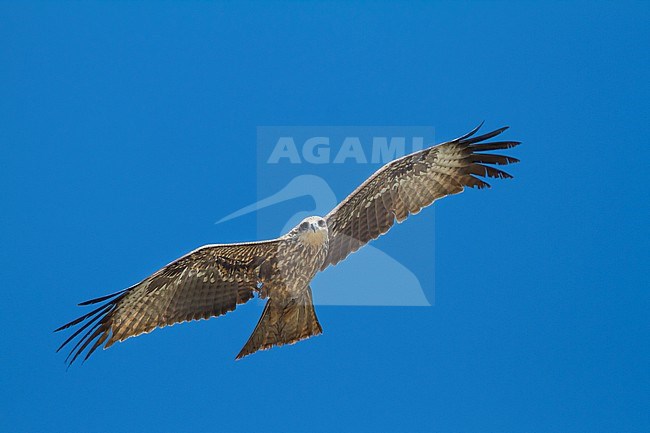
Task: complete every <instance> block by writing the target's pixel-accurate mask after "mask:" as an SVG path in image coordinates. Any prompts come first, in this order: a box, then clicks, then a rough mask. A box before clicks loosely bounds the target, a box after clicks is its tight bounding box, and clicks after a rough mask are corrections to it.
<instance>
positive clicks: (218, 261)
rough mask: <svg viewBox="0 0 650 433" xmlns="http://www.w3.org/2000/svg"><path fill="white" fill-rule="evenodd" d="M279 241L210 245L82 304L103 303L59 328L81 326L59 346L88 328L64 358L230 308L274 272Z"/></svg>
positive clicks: (212, 315) (232, 308)
mask: <svg viewBox="0 0 650 433" xmlns="http://www.w3.org/2000/svg"><path fill="white" fill-rule="evenodd" d="M279 242H281V241H278V240H273V241H264V242H251V243H242V244H227V245H207V246H204V247H201V248H199V249H197V250H195V251H192V252H191V253H189V254H187V255H185V256H183V257H181V258H179V259H178V260H175V261H174V262H172V263H170V264H169V265H167V266H165V267H164V268H162V269H160V270H159V271H158V272H156V273H154V274H153V275H151V276H150V277H148V278H146V279H144V280H143V281H141V282H140V283H138V284H136V285H134V286H132V287H130V288H128V289H125V290H123V291H121V292H117V293H114V294H112V295H108V296H104V297H101V298H97V299H93V300H90V301H86V302H83V303H81V304H79V305H90V304H98V303H102V305H101V306H99V307H98V308H96V309H95V310H93V311H91V312H90V313H88V314H85V315H84V316H82V317H80V318H78V319H76V320H73V321H72V322H70V323H67V324H65V325H63V326H61V327H60V328H58V329H57V330H56V331H61V330H63V329H67V328H70V327H72V326H75V325H80V327H79V328H78V329H77V330H76V331H75V332H74V333H73V334H72V335H71V336H70V337H69V338H68V339H67V340H66V341H65V342H63V344H62V345H61V346H60V347H59V349H58V350H61V349H62V348H63V347H64V346H65V345H66V344H68V343H70V342H71V341H72V340H73V339H74V338H75V337H76V336H78V335H80V334H81V333H82V332H84V331H86V332H85V334H83V336H82V337H81V338H79V339H78V341H77V343H76V345H75V346H74V347H73V348H72V350H71V352H70V354H69V355H68V358H67V359H66V361H68V360H69V361H70V364H72V363H73V362H74V361H75V360H76V359H77V358H78V357H79V355H80V354H81V353H82V352H83V351H84V350H85V349H86V348H87V347H88V346H89V345H90V344H91V343H93V342H94V343H93V344H92V345H91V346H90V349H89V350H88V352H87V353H86V355H85V358H84V359H88V357H89V356H90V355H91V354H92V353H93V352H94V351H95V350H96V349H97V348H98V347H99V346H101V345H102V344H104V343H105V345H104V348H105V349H106V348H108V347H110V346H111V345H113V343H115V342H116V341H123V340H126V339H127V338H129V337H134V336H137V335H140V334H142V333H146V332H150V331H152V330H153V329H155V328H158V327H160V328H162V327H164V326H168V325H173V324H174V323H179V322H186V321H190V320H198V319H208V318H210V317H215V316H220V315H222V314H225V313H227V312H229V311H232V310H234V309H235V307H236V306H237V304H241V303H244V302H247V301H248V300H249V299H251V298H252V297H253V294H254V292H255V291H258V290H259V288H260V285H262V284H264V282H265V279H266V278H268V276H270V275H271V273H272V272H273V270H274V269H275V266H276V256H277V249H278V243H279ZM58 350H57V351H58Z"/></svg>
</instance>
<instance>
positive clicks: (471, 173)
mask: <svg viewBox="0 0 650 433" xmlns="http://www.w3.org/2000/svg"><path fill="white" fill-rule="evenodd" d="M480 127H481V125H479V126H478V127H477V128H475V129H474V130H472V131H471V132H469V133H467V134H465V135H463V136H462V137H459V138H456V139H455V140H451V141H448V142H445V143H442V144H439V145H437V146H432V147H429V148H426V149H423V150H420V151H417V152H414V153H411V154H409V155H406V156H404V157H402V158H399V159H396V160H394V161H392V162H390V163H388V164H386V165H384V166H383V167H381V168H380V169H379V170H377V171H376V172H375V173H374V174H373V175H372V176H370V177H369V178H368V179H367V180H366V181H365V182H364V183H363V184H361V185H360V186H359V187H358V188H357V189H355V190H354V191H353V192H352V193H351V194H350V195H349V196H348V197H346V198H345V200H343V201H342V202H341V203H339V204H338V206H336V207H335V208H334V209H333V210H332V211H330V212H329V213H328V214H327V215H325V216H322V217H321V216H310V217H307V218H305V219H304V220H302V222H300V224H298V225H297V226H295V227H294V228H293V229H291V230H290V231H289V232H288V233H286V234H285V235H283V236H281V237H279V238H277V239H272V240H266V241H258V242H245V243H236V244H216V245H205V246H203V247H200V248H198V249H196V250H194V251H192V252H190V253H188V254H186V255H184V256H183V257H181V258H179V259H177V260H175V261H173V262H172V263H170V264H168V265H167V266H165V267H164V268H162V269H160V270H159V271H157V272H155V273H154V274H153V275H151V276H149V277H147V278H145V279H144V280H142V281H140V282H139V283H137V284H135V285H133V286H131V287H129V288H127V289H124V290H122V291H119V292H117V293H113V294H112V295H107V296H102V297H100V298H97V299H92V300H90V301H86V302H82V303H81V304H79V305H84V306H86V305H94V304H99V305H98V306H96V308H95V309H94V310H93V311H91V312H89V313H87V314H84V315H83V316H81V317H79V318H78V319H76V320H73V321H72V322H70V323H67V324H65V325H63V326H61V327H60V328H58V329H57V330H56V331H61V330H64V329H68V328H71V327H73V326H77V325H78V329H76V330H75V332H74V333H73V334H72V335H70V336H69V338H67V339H66V340H65V341H64V342H63V344H61V346H60V347H59V349H58V350H61V349H62V348H63V347H64V346H66V345H67V344H69V343H71V342H72V341H73V340H75V337H78V336H81V337H79V338H78V339H77V341H76V344H75V345H74V346H73V347H72V350H71V351H70V354H69V355H68V357H67V358H66V362H68V363H69V364H72V363H74V362H75V360H77V358H79V356H80V355H81V354H82V353H84V351H85V355H84V357H83V358H84V360H86V359H88V357H89V356H90V355H91V354H92V353H93V352H94V351H95V350H96V349H97V348H98V347H100V346H102V345H103V347H104V349H106V348H108V347H110V346H112V345H113V344H114V343H115V342H117V341H124V340H126V339H127V338H129V337H135V336H137V335H140V334H143V333H148V332H151V331H153V330H154V329H156V328H162V327H165V326H168V325H173V324H175V323H179V322H186V321H190V320H198V319H208V318H210V317H216V316H221V315H223V314H225V313H227V312H229V311H233V310H234V309H235V308H236V307H237V305H238V304H242V303H244V302H247V301H249V300H250V299H252V298H253V297H254V296H255V295H257V296H258V297H259V298H261V299H267V301H266V305H265V307H264V311H263V312H262V316H261V317H260V319H259V321H258V323H257V325H256V326H255V329H254V330H253V333H252V334H251V336H250V337H249V339H248V341H247V342H246V344H245V345H244V347H243V348H242V349H241V351H240V352H239V354H238V355H237V359H240V358H242V357H244V356H247V355H250V354H252V353H254V352H256V351H258V350H263V349H269V348H271V347H273V346H281V345H284V344H292V343H295V342H297V341H300V340H303V339H305V338H309V337H311V336H314V335H319V334H321V333H322V328H321V325H320V323H319V322H318V318H317V317H316V312H315V311H314V305H313V301H312V292H311V287H310V282H311V280H312V279H313V278H314V276H315V275H316V273H317V272H319V271H322V270H324V269H325V268H327V267H328V266H330V265H336V264H337V263H338V262H340V261H341V260H344V259H345V258H346V257H347V256H348V255H350V254H351V253H353V252H355V251H357V250H358V249H359V248H361V247H362V246H364V245H365V244H367V243H368V242H370V241H371V240H373V239H376V238H378V237H379V236H381V235H383V234H384V233H386V232H388V230H390V228H391V227H392V226H393V224H394V223H395V221H397V222H398V223H401V222H402V221H404V220H405V219H406V218H407V217H408V216H409V215H411V214H416V213H418V212H420V210H422V209H423V208H424V207H426V206H429V205H430V204H431V203H433V202H434V201H435V200H436V199H439V198H442V197H445V196H447V195H451V194H458V193H460V192H462V191H463V189H464V188H465V187H472V188H486V187H489V186H490V185H489V184H488V183H487V182H485V181H484V180H483V179H481V178H482V177H483V178H485V177H493V178H510V177H512V176H510V175H509V174H508V173H506V172H504V171H502V170H499V169H497V168H495V167H493V166H492V165H505V164H511V163H515V162H518V160H517V159H515V158H512V157H509V156H504V155H496V154H492V153H484V152H486V151H492V150H499V149H509V148H511V147H514V146H516V145H518V144H519V142H517V141H492V142H488V141H486V140H490V139H492V138H494V137H496V136H497V135H499V134H501V133H502V132H503V131H505V130H506V129H507V127H504V128H500V129H497V130H495V131H492V132H489V133H487V134H483V135H479V136H475V134H476V132H477V131H478V130H479V128H480ZM58 350H57V351H58Z"/></svg>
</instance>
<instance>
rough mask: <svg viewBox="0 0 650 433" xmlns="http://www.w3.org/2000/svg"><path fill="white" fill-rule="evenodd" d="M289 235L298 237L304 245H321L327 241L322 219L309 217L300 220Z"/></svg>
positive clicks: (325, 226)
mask: <svg viewBox="0 0 650 433" xmlns="http://www.w3.org/2000/svg"><path fill="white" fill-rule="evenodd" d="M289 234H290V235H294V236H298V237H299V239H300V240H301V241H302V242H304V243H305V244H308V245H322V244H323V243H324V242H325V241H326V240H327V222H326V221H325V219H324V218H322V217H319V216H310V217H307V218H305V219H304V220H302V221H301V222H300V224H298V225H297V226H295V227H294V228H293V229H292V230H291V231H290V232H289Z"/></svg>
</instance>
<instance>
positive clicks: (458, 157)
mask: <svg viewBox="0 0 650 433" xmlns="http://www.w3.org/2000/svg"><path fill="white" fill-rule="evenodd" d="M480 127H481V125H479V126H478V127H477V128H475V129H474V130H472V131H471V132H469V133H468V134H465V135H463V136H462V137H459V138H457V139H455V140H452V141H448V142H446V143H442V144H439V145H437V146H433V147H429V148H427V149H423V150H421V151H418V152H414V153H412V154H410V155H406V156H404V157H402V158H399V159H396V160H394V161H392V162H390V163H388V164H386V165H384V166H383V167H382V168H380V169H379V170H377V171H376V172H375V173H374V174H373V175H372V176H371V177H370V178H369V179H368V180H366V181H365V182H364V183H363V184H362V185H361V186H359V187H358V188H357V189H356V190H355V191H354V192H353V193H352V194H350V195H349V196H348V197H347V198H346V199H345V200H343V201H342V202H341V203H340V204H339V205H338V206H337V207H336V208H334V209H333V210H332V211H331V212H330V213H329V214H328V215H327V216H326V217H325V218H326V220H327V227H328V230H329V252H328V255H327V258H326V259H325V262H324V263H323V265H322V267H321V269H325V268H326V267H327V266H329V265H335V264H337V263H338V262H340V261H341V260H343V259H345V258H346V257H347V256H348V255H349V254H351V253H353V252H355V251H357V250H358V249H359V248H361V247H362V246H364V245H365V244H367V243H368V242H370V241H371V240H373V239H376V238H378V237H379V236H380V235H382V234H384V233H386V232H387V231H388V230H389V229H390V228H391V227H392V226H393V224H394V223H395V220H397V222H398V223H401V222H402V221H404V220H405V219H406V218H407V217H408V216H409V215H410V214H416V213H418V212H420V210H422V208H424V207H426V206H429V205H430V204H431V203H433V201H434V200H436V199H438V198H441V197H445V196H447V195H450V194H458V193H459V192H461V191H463V189H464V188H465V187H466V186H469V187H472V188H486V187H487V188H489V187H490V185H489V184H488V183H487V182H485V181H484V180H482V179H480V178H479V177H498V178H510V177H512V176H510V175H509V174H508V173H506V172H504V171H501V170H499V169H496V168H494V167H491V166H490V165H486V164H496V165H505V164H512V163H515V162H519V161H518V160H517V159H515V158H511V157H509V156H503V155H495V154H487V153H482V152H484V151H489V150H497V149H509V148H511V147H514V146H517V145H518V144H519V142H517V141H497V142H491V143H485V142H484V141H485V140H489V139H490V138H493V137H496V136H497V135H499V134H501V133H502V132H503V131H505V130H506V129H508V127H505V128H501V129H497V130H496V131H492V132H489V133H487V134H484V135H480V136H478V137H474V134H475V133H476V132H477V131H478V130H479V128H480Z"/></svg>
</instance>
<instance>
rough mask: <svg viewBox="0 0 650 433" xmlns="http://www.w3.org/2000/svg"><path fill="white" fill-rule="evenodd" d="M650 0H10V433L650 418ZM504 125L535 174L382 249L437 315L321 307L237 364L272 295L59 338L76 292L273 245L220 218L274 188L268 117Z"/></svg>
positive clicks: (3, 34) (277, 121) (4, 352)
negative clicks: (65, 342) (424, 236)
mask: <svg viewBox="0 0 650 433" xmlns="http://www.w3.org/2000/svg"><path fill="white" fill-rule="evenodd" d="M649 12H650V11H649V7H648V4H647V3H641V2H638V3H627V2H621V3H593V2H587V3H550V4H535V3H502V2H477V3H460V2H459V3H435V4H431V3H425V2H414V3H411V4H404V3H397V2H395V3H387V2H378V3H375V2H373V3H357V4H354V5H347V4H343V3H333V2H330V3H316V2H310V3H307V4H302V3H297V2H282V3H262V2H254V3H247V2H241V3H240V2H225V3H211V2H187V3H183V4H181V3H172V2H164V3H161V4H158V3H153V2H150V3H149V2H138V3H127V2H88V3H83V4H82V3H80V2H70V3H64V2H60V3H57V4H51V3H45V2H42V3H41V2H3V3H2V5H0V41H1V42H0V119H1V122H0V146H1V148H0V149H1V150H0V151H1V157H0V167H1V169H0V187H1V191H2V212H0V244H1V245H2V248H0V262H1V263H2V267H1V270H0V287H1V288H2V292H3V296H2V300H0V310H1V311H2V314H1V315H0V324H1V326H2V344H1V345H0V359H1V360H2V365H1V368H0V430H2V431H12V432H23V431H25V432H37V431H51V430H55V431H67V432H82V431H83V432H94V431H97V432H105V431H141V432H148V431H156V432H159V431H174V432H185V431H188V432H189V431H232V432H236V431H279V432H286V431H307V430H310V431H355V432H357V431H428V432H430V431H437V432H485V431H499V432H556V431H564V432H573V431H590V432H598V431H603V432H605V431H629V432H632V431H648V430H649V429H650V415H649V413H650V411H649V410H648V401H650V391H649V387H650V383H649V382H650V377H649V370H648V365H649V361H650V359H649V354H650V346H649V345H648V338H649V337H650V335H649V331H650V327H649V322H648V309H649V307H650V302H649V301H650V296H649V294H648V288H649V286H650V285H649V284H648V283H649V281H648V280H649V279H648V251H649V245H648V239H649V233H648V216H649V215H650V212H649V208H648V192H647V179H646V174H645V171H646V169H647V164H648V159H649V157H650V152H649V151H648V138H647V125H648V113H649V110H648V102H647V101H648V97H649V96H650V95H649V94H648V93H649V92H648V82H649V80H648V56H647V49H648V40H649V38H648V36H649V35H648V25H647V23H648V22H649V18H650V17H649ZM481 120H485V121H486V128H496V127H500V126H502V125H505V124H508V125H510V126H511V129H510V130H509V131H508V132H507V133H506V134H507V135H506V136H507V137H508V138H511V139H516V140H521V141H523V143H524V144H523V145H522V146H520V147H519V148H517V149H514V150H513V151H512V154H513V155H514V156H516V157H518V158H520V159H521V160H522V163H521V164H519V165H517V166H513V167H512V168H511V169H510V170H509V171H510V172H511V173H512V174H513V175H515V179H514V180H512V181H495V182H493V188H492V189H491V190H489V191H484V190H483V191H469V192H466V193H464V194H462V195H459V196H455V197H450V198H446V199H444V200H442V201H439V202H437V203H436V205H435V206H434V208H433V209H429V210H427V211H424V212H422V213H421V214H420V215H417V216H416V217H415V218H413V219H412V220H409V221H407V222H406V223H405V224H403V225H401V226H399V227H397V228H396V229H395V230H394V231H392V232H391V233H390V234H389V236H387V237H386V238H385V239H381V240H379V241H378V242H377V243H376V245H377V246H378V247H380V248H383V249H386V250H390V251H397V252H399V253H400V254H402V256H401V257H402V259H401V260H403V261H405V262H407V263H408V265H409V267H410V269H412V270H413V272H414V273H416V274H418V275H431V274H430V271H431V269H433V270H434V271H435V303H434V305H433V306H432V307H351V306H321V307H319V308H318V311H317V313H318V316H319V318H320V321H321V324H322V325H323V327H324V330H325V333H324V335H322V336H319V337H317V338H313V339H310V340H308V341H306V342H302V343H300V344H297V345H294V346H291V347H286V348H281V349H275V350H271V351H267V352H264V353H261V354H256V355H254V356H251V357H249V358H246V359H244V360H243V361H240V362H234V360H233V358H234V355H235V354H236V353H237V351H238V350H239V349H240V347H241V346H242V344H243V343H244V342H245V341H246V338H247V337H248V335H249V333H250V331H251V330H252V328H253V327H254V325H255V323H256V321H257V317H258V316H259V314H260V312H261V308H262V307H261V305H260V304H259V303H250V304H247V305H245V306H243V307H240V308H238V310H237V311H236V312H235V313H232V314H229V315H227V316H225V317H221V318H218V319H214V320H210V321H207V322H205V321H202V322H199V323H192V324H184V325H179V326H175V327H172V328H168V329H165V330H159V331H156V332H154V333H152V334H150V335H147V336H143V337H139V338H137V339H133V340H129V341H128V342H126V343H123V344H119V345H116V346H114V347H112V348H111V349H110V350H107V351H101V352H98V353H97V354H96V355H94V356H93V358H92V359H91V360H90V361H89V362H87V363H86V364H84V365H83V366H82V367H73V368H71V369H70V370H69V371H67V372H66V369H65V366H64V364H63V359H64V356H61V354H55V353H54V350H55V349H56V347H57V346H58V344H59V343H60V342H61V339H62V337H63V336H62V335H58V334H53V333H52V330H53V329H54V328H56V327H57V326H59V325H60V324H62V323H64V322H65V321H67V320H69V319H72V318H74V317H76V316H77V315H79V314H80V313H81V312H82V310H81V308H78V307H76V306H75V304H76V303H77V302H80V301H83V300H86V299H89V298H92V297H95V296H100V295H103V294H106V293H111V292H113V291H116V290H118V289H121V288H123V287H126V286H129V285H131V284H133V283H134V282H136V281H139V280H140V279H142V278H144V277H145V276H147V275H149V274H150V273H151V272H153V271H155V270H156V269H158V268H159V267H160V266H162V265H164V264H165V263H168V262H169V261H171V260H173V259H174V258H176V257H178V256H180V255H182V254H183V253H185V252H187V251H189V250H191V249H194V248H195V247H197V246H199V245H202V244H206V243H215V242H231V241H232V242H234V241H242V240H250V239H255V238H256V236H257V226H256V224H255V216H254V215H249V216H247V217H243V218H240V219H237V220H234V221H231V222H229V223H228V224H219V225H215V224H214V222H215V221H216V220H218V219H219V218H221V217H222V216H224V215H227V214H228V213H230V212H232V211H234V210H236V209H239V208H242V207H244V206H245V205H247V204H249V203H251V202H254V201H255V200H256V199H257V192H256V191H257V179H256V155H257V154H256V152H257V147H256V146H257V127H258V126H264V125H296V126H301V125H344V126H345V125H430V126H432V127H433V128H435V131H436V133H435V135H436V139H437V140H438V141H440V140H445V139H450V138H453V137H456V136H458V135H460V134H462V133H464V132H466V131H467V130H469V129H470V128H472V127H473V126H475V125H476V124H477V123H478V122H480V121H481ZM367 174H369V173H367V172H362V170H359V171H356V170H354V171H351V172H350V174H349V176H342V177H340V178H337V179H336V182H337V185H339V187H340V188H344V184H345V185H348V189H349V190H350V191H351V190H352V189H353V188H354V187H356V185H357V182H358V181H359V180H360V179H361V180H362V179H363V178H364V177H365V176H366V175H367ZM430 219H434V221H435V254H431V255H430V252H429V250H426V251H421V250H419V249H418V245H419V242H418V240H419V239H418V233H419V231H418V227H420V226H419V225H418V224H423V221H425V220H427V221H430ZM351 260H352V259H351ZM336 271H337V268H332V269H329V270H328V271H327V272H330V273H335V272H336ZM427 278H428V277H427ZM425 280H426V278H425ZM359 284H363V281H360V282H359V281H355V282H354V284H351V286H350V287H349V290H356V289H357V288H356V287H355V286H356V285H359ZM423 284H426V285H429V286H431V285H432V284H433V282H432V281H429V280H426V281H425V282H424V283H423ZM319 290H327V287H322V286H320V287H319V286H318V285H315V286H314V291H319ZM395 290H399V287H396V288H395Z"/></svg>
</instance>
